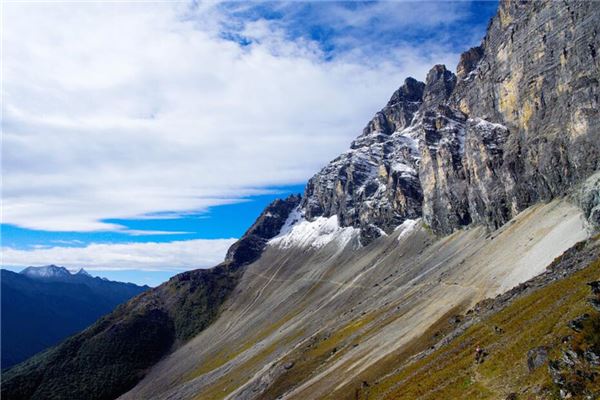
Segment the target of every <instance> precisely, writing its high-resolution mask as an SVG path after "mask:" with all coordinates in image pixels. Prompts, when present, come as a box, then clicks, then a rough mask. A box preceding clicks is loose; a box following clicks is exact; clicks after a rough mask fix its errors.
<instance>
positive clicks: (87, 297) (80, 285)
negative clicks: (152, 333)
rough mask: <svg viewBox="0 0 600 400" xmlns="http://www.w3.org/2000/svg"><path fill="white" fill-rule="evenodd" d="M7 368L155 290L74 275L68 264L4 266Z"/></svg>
mask: <svg viewBox="0 0 600 400" xmlns="http://www.w3.org/2000/svg"><path fill="white" fill-rule="evenodd" d="M0 275H1V285H2V357H1V358H2V369H5V368H6V367H10V366H11V365H13V364H16V363H18V362H21V361H23V360H24V359H26V358H27V357H30V356H32V355H34V354H35V353H37V352H39V351H42V350H44V349H46V348H48V347H50V346H52V345H55V344H57V343H58V342H60V341H62V340H63V339H65V338H66V337H68V336H70V335H72V334H75V333H76V332H78V331H80V330H82V329H84V328H85V327H87V326H88V325H90V324H91V323H93V322H94V321H95V320H97V319H98V318H99V317H101V316H102V315H104V314H106V313H109V312H111V311H112V310H113V309H114V308H115V307H116V306H117V305H118V304H120V303H122V302H124V301H126V300H129V299H130V298H132V297H135V296H136V295H138V294H139V293H141V292H143V291H146V290H148V289H150V288H149V287H148V286H137V285H134V284H131V283H122V282H113V281H108V280H103V279H101V278H92V277H91V276H89V275H85V274H82V273H77V274H71V273H69V271H68V270H67V269H66V268H63V267H57V266H55V265H53V266H46V267H41V268H38V267H29V268H26V269H24V270H23V271H21V273H14V272H11V271H7V270H4V269H3V270H1V271H0Z"/></svg>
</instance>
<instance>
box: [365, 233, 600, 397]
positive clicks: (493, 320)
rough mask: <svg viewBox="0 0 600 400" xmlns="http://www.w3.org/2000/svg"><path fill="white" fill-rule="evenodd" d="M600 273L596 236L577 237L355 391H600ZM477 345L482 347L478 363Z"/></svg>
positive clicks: (497, 394) (475, 393) (556, 393)
mask: <svg viewBox="0 0 600 400" xmlns="http://www.w3.org/2000/svg"><path fill="white" fill-rule="evenodd" d="M599 278H600V237H596V238H595V239H593V240H590V241H588V242H587V243H584V242H581V243H578V244H577V245H576V246H574V247H573V248H572V249H570V250H569V251H568V252H566V253H565V254H564V256H562V257H560V258H558V259H556V260H555V262H553V263H552V265H551V266H550V267H549V268H548V271H547V272H546V273H544V274H543V275H540V276H539V277H536V278H534V279H532V280H531V281H528V282H527V283H525V284H522V285H519V286H518V287H517V288H515V289H513V290H511V291H510V292H508V293H506V294H504V295H502V296H499V297H498V298H496V299H493V300H488V301H486V302H483V303H481V304H479V305H478V307H476V310H477V311H476V312H475V313H472V314H471V319H470V320H467V321H466V323H465V324H464V325H465V326H464V327H463V326H461V327H460V329H459V331H464V333H462V334H460V335H459V336H457V337H456V338H455V339H454V340H452V341H451V342H449V343H448V344H447V345H444V346H439V349H437V350H435V351H434V352H432V353H431V354H429V355H427V356H425V357H422V358H420V359H418V360H415V362H413V363H412V364H409V365H408V366H406V367H404V368H400V369H399V370H395V371H393V372H392V373H390V374H387V375H386V376H384V377H382V379H381V380H379V381H372V382H371V385H370V386H369V387H368V388H367V387H365V388H362V390H361V391H360V393H359V396H357V398H360V399H366V398H369V399H378V398H387V399H415V398H419V399H423V400H425V399H498V398H501V399H505V398H506V399H509V398H510V399H514V400H517V399H547V398H598V396H600V382H599V381H598V380H597V378H595V376H597V375H598V373H600V362H599V357H600V309H599V308H598V306H597V305H596V306H595V307H594V306H593V305H594V304H598V295H599V294H600V291H599V290H598V287H597V286H596V287H595V288H594V286H593V282H597V283H596V285H598V279H599ZM590 283H592V286H590ZM590 289H591V290H590ZM592 291H593V292H592ZM475 314H477V315H476V316H475V317H473V315H475ZM586 316H587V318H586ZM477 346H481V348H483V349H484V356H483V358H482V360H481V362H479V363H478V362H475V360H474V358H475V357H474V355H475V354H474V349H475V348H476V347H477ZM561 390H562V393H561Z"/></svg>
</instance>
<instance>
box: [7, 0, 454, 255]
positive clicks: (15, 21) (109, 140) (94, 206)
mask: <svg viewBox="0 0 600 400" xmlns="http://www.w3.org/2000/svg"><path fill="white" fill-rule="evenodd" d="M257 4H258V5H257ZM317 4H318V3H314V4H313V3H308V4H305V5H303V6H299V5H297V4H296V5H293V4H292V5H289V4H288V5H286V4H283V3H255V5H254V6H252V7H251V6H248V5H247V3H235V2H234V3H228V4H225V5H224V4H219V3H212V2H211V3H202V2H200V3H197V2H194V3H190V4H185V3H175V4H173V3H168V2H165V3H116V2H109V3H106V4H102V3H63V4H61V3H46V4H45V3H38V2H35V3H33V2H31V3H18V2H14V3H7V4H5V5H4V20H3V43H2V45H3V52H4V54H3V71H2V72H3V77H4V87H3V93H2V95H3V101H2V111H3V121H2V123H3V146H2V147H3V149H2V175H3V181H4V182H3V202H4V204H3V222H4V223H8V224H14V225H17V226H20V227H24V228H29V229H39V230H49V231H79V232H86V231H118V230H123V229H125V228H124V227H122V226H119V225H118V224H114V223H107V222H104V221H105V220H107V219H119V218H140V217H143V216H144V215H148V214H152V213H161V212H170V213H175V214H177V213H179V212H187V211H201V210H205V209H206V208H207V207H210V206H214V205H218V204H223V203H227V202H231V201H235V200H236V199H240V198H242V197H244V196H249V195H253V194H258V193H261V192H264V191H265V190H268V188H269V187H273V186H275V185H285V184H291V183H300V182H304V181H306V179H307V178H309V177H310V176H311V175H312V174H314V173H315V172H317V171H318V169H319V168H320V167H321V166H322V165H323V164H324V163H325V162H327V161H328V160H329V159H331V158H333V157H334V156H336V155H337V154H338V153H339V152H340V151H343V149H345V148H346V147H347V145H348V143H349V142H350V141H351V140H352V139H353V138H354V137H355V136H357V134H358V133H359V132H360V130H361V128H362V126H363V125H364V124H365V123H366V122H367V120H368V119H369V118H370V117H371V116H372V115H373V114H374V112H375V111H376V110H378V109H379V108H381V106H382V105H383V104H384V103H385V100H386V99H387V98H388V97H389V96H390V95H391V93H392V91H393V90H394V89H395V88H396V87H397V86H399V85H400V84H401V83H402V81H403V80H404V78H405V77H406V76H409V75H412V76H416V77H417V78H423V77H424V76H425V74H426V72H427V70H428V69H429V67H430V66H431V65H432V64H434V63H447V64H449V65H450V66H452V67H454V65H455V64H456V60H457V57H458V52H456V51H453V47H452V46H449V45H447V43H444V42H443V41H440V39H439V38H440V37H443V34H444V31H443V29H442V28H443V27H444V26H447V25H448V23H449V22H452V21H457V20H460V18H461V15H462V14H461V12H463V11H461V10H459V9H458V8H457V7H456V6H448V7H446V11H445V13H443V15H442V13H440V11H439V10H438V11H437V12H433V10H430V11H427V10H424V9H423V8H427V7H429V6H427V5H419V6H418V7H415V6H414V5H410V4H408V5H407V4H403V3H384V4H383V5H376V6H374V7H369V8H365V9H363V10H358V11H357V12H353V10H352V7H350V8H348V7H337V8H336V4H337V3H331V4H325V5H323V7H327V10H326V11H327V13H318V12H315V10H314V7H317ZM267 5H268V7H271V9H270V10H269V13H270V14H269V13H265V12H264V10H263V11H261V10H260V8H261V7H263V8H264V7H267ZM307 7H308V8H307ZM311 7H312V8H311ZM429 8H431V7H429ZM417 11H418V12H417ZM275 13H279V15H282V16H283V17H280V18H270V17H269V18H268V17H266V16H265V15H272V14H275ZM311 15H312V16H316V15H321V16H322V17H320V18H325V20H324V21H321V25H319V26H320V27H321V28H322V27H323V26H327V24H329V25H330V26H331V29H333V30H334V31H335V32H334V34H332V33H331V32H329V34H328V36H327V35H325V34H322V35H321V36H322V37H325V39H323V40H318V36H319V31H318V29H317V28H319V27H316V28H311V30H310V31H306V29H305V28H302V26H304V25H302V24H298V21H299V20H301V21H305V20H310V19H311V18H312V17H311V18H308V17H310V16H311ZM417 15H419V16H420V17H419V24H420V25H422V26H425V27H428V28H429V29H442V30H440V32H439V34H438V35H437V36H436V38H435V40H429V41H426V42H424V41H422V40H421V41H419V43H411V42H398V41H396V42H394V43H393V45H389V46H387V47H386V46H385V42H381V43H376V41H375V38H374V36H372V35H374V34H372V35H371V36H369V35H367V34H364V38H363V39H362V40H361V36H360V35H358V36H357V35H352V34H348V35H346V34H344V33H345V32H346V30H347V29H352V30H353V31H352V32H354V33H356V32H367V31H368V32H372V31H373V30H374V29H375V30H376V29H377V27H378V26H381V29H382V31H381V32H382V33H381V35H382V37H387V36H389V29H391V27H390V26H387V25H384V24H383V22H382V21H387V22H386V23H387V24H390V22H389V21H390V18H391V19H395V20H396V24H397V25H395V29H397V28H398V27H400V28H402V27H409V26H411V25H415V24H414V21H415V18H416V16H417ZM307 16H308V17H307ZM315 18H316V17H315ZM336 24H337V25H336ZM378 24H379V25H378ZM321 28H319V29H321ZM386 29H387V30H386ZM407 29H408V28H407ZM357 30H358V31H357ZM335 33H339V34H335ZM346 33H347V32H346ZM386 35H387V36H386ZM430 39H431V38H430ZM369 43H371V45H369ZM376 44H377V45H376ZM384 50H385V51H384ZM134 233H135V232H134ZM195 242H196V241H194V242H190V243H188V244H187V245H185V246H188V245H192V244H198V243H200V242H196V243H195ZM174 243H177V244H173V246H183V244H182V243H181V242H174ZM93 246H100V245H93ZM90 247H91V248H92V249H93V250H94V251H95V249H98V247H92V246H90ZM130 248H131V247H130ZM173 248H174V247H173ZM186 248H187V247H186ZM112 249H113V250H114V249H118V247H114V248H112ZM131 249H133V248H131ZM156 249H158V247H156ZM105 250H107V251H109V250H110V249H108V248H106V249H105ZM206 250H207V251H209V250H210V249H208V248H207V249H206ZM40 251H42V250H40ZM44 251H46V250H44ZM48 251H49V250H48ZM86 251H91V250H90V249H88V250H86ZM189 251H190V252H186V253H185V254H188V255H189V254H192V253H191V250H189ZM77 252H80V253H77ZM8 254H9V255H10V254H13V255H14V254H16V253H10V252H9V253H8ZM39 254H42V253H39ZM43 254H49V253H48V252H46V253H43ZM73 254H79V255H81V256H82V255H83V254H84V253H83V250H75V249H68V250H65V252H64V257H69V255H73ZM85 254H87V253H85ZM90 254H91V253H90ZM95 254H96V255H97V254H98V253H95ZM119 254H121V253H119ZM194 254H196V255H197V256H202V254H201V251H195V252H194ZM53 255H55V256H57V257H59V256H61V254H60V253H59V252H58V251H57V253H56V254H53ZM142 255H143V254H142V253H140V256H142ZM119 257H121V256H119ZM123 257H124V256H123ZM84 260H85V258H84ZM118 260H121V258H119V259H118ZM169 260H170V259H168V258H167V259H163V261H169ZM67 261H69V260H68V259H65V262H67ZM105 261H106V264H103V265H108V261H110V260H105ZM146 261H149V262H151V260H146ZM53 262H55V263H60V262H61V259H60V257H59V258H57V259H54V261H53ZM90 262H92V259H91V258H90ZM103 262H104V261H103ZM173 262H179V263H181V262H183V261H181V260H179V261H177V260H176V259H173ZM186 262H189V260H188V261H186ZM211 262H212V261H211ZM27 263H28V264H29V263H34V260H31V261H28V262H27ZM84 264H85V263H84ZM167 264H168V263H167ZM152 265H155V264H152ZM165 265H166V264H165Z"/></svg>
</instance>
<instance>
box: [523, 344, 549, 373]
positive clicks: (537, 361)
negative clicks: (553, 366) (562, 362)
mask: <svg viewBox="0 0 600 400" xmlns="http://www.w3.org/2000/svg"><path fill="white" fill-rule="evenodd" d="M548 350H549V348H548V347H546V346H540V347H534V348H533V349H531V350H529V351H528V352H527V368H528V369H529V372H533V371H534V370H536V369H538V368H539V367H541V366H542V365H544V363H545V362H546V361H547V360H548Z"/></svg>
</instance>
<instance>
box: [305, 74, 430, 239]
mask: <svg viewBox="0 0 600 400" xmlns="http://www.w3.org/2000/svg"><path fill="white" fill-rule="evenodd" d="M424 88H425V85H424V84H423V83H422V82H417V81H416V80H414V79H412V78H408V79H406V81H405V82H404V85H403V86H402V87H400V89H398V90H397V91H396V92H395V93H394V94H393V95H392V98H391V99H390V101H389V102H388V104H387V105H386V106H385V107H384V108H383V109H382V110H381V111H380V112H378V113H377V114H376V115H375V117H374V118H373V119H372V120H371V121H370V122H369V123H368V124H367V126H366V127H365V129H364V130H363V133H362V135H360V136H359V137H358V138H357V139H356V140H355V141H354V142H352V144H351V146H350V150H348V151H347V152H345V153H344V154H342V155H340V156H339V157H338V158H336V159H335V160H333V161H332V162H331V163H329V164H328V165H327V166H326V167H325V168H323V169H322V170H321V172H320V173H318V174H317V175H315V176H314V177H313V178H312V179H311V180H310V181H309V182H308V184H307V186H306V191H305V196H304V199H303V201H302V208H303V210H304V214H305V217H306V218H308V219H313V218H315V217H318V216H326V217H330V216H332V215H337V216H338V220H339V222H340V225H342V226H355V227H360V228H362V230H361V233H362V236H363V238H364V239H365V240H367V241H368V240H370V239H372V238H375V237H377V236H379V235H380V234H381V230H384V231H390V230H392V229H393V228H394V227H396V226H397V225H399V224H400V223H402V222H403V221H404V220H405V219H407V218H417V217H418V216H419V215H420V209H421V203H422V198H423V195H422V193H421V186H420V183H419V179H418V172H417V168H418V159H419V151H418V148H417V141H416V137H415V135H414V132H412V131H409V130H406V129H405V128H406V127H407V126H408V125H409V124H410V123H411V121H412V120H413V118H414V115H415V113H416V112H417V110H418V109H419V107H420V106H421V104H422V99H423V92H424Z"/></svg>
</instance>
